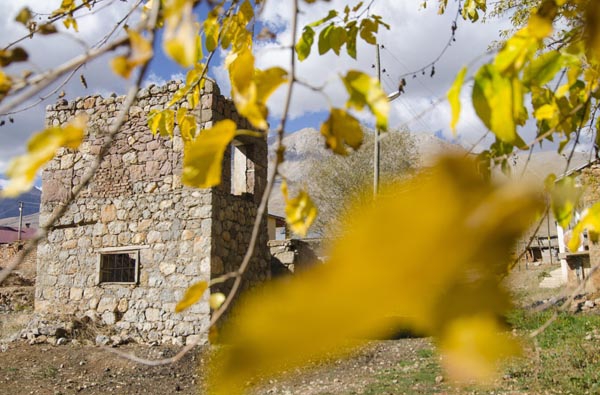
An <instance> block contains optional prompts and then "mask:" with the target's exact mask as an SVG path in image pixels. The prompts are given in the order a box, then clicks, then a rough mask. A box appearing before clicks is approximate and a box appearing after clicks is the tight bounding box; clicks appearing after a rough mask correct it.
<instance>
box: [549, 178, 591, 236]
mask: <svg viewBox="0 0 600 395" xmlns="http://www.w3.org/2000/svg"><path fill="white" fill-rule="evenodd" d="M554 179H555V176H554V174H551V175H550V176H548V178H547V179H546V181H545V184H546V189H547V190H548V192H549V193H550V197H551V207H552V212H553V214H554V218H555V219H556V221H557V222H558V224H559V225H560V226H561V227H563V228H564V229H566V228H567V227H568V226H569V223H570V222H571V219H572V218H573V214H574V212H575V208H576V207H577V205H578V204H579V199H580V198H581V194H582V193H583V191H582V189H581V187H580V186H578V185H577V182H576V180H575V178H574V177H571V176H568V177H563V178H561V179H559V180H558V181H556V182H552V181H553V180H554Z"/></svg>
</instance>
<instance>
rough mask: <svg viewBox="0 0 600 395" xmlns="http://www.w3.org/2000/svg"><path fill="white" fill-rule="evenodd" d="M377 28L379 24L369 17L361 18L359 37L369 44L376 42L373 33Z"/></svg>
mask: <svg viewBox="0 0 600 395" xmlns="http://www.w3.org/2000/svg"><path fill="white" fill-rule="evenodd" d="M378 30H379V25H378V24H377V23H375V22H373V21H372V20H371V19H363V20H362V22H361V23H360V38H362V39H363V40H365V41H366V42H368V43H369V44H371V45H376V44H377V37H376V36H375V34H376V33H377V31H378Z"/></svg>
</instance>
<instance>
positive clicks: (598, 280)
mask: <svg viewBox="0 0 600 395" xmlns="http://www.w3.org/2000/svg"><path fill="white" fill-rule="evenodd" d="M581 183H582V186H583V187H584V194H583V207H585V208H588V207H591V206H593V205H594V204H595V203H597V202H600V164H598V163H596V164H593V165H591V166H589V167H587V168H585V169H583V171H582V173H581ZM588 246H589V267H590V269H589V270H591V269H592V268H594V267H596V266H598V265H600V244H598V243H592V242H591V241H589V240H588ZM586 288H587V289H590V290H599V289H600V271H596V273H595V274H594V275H593V276H592V278H590V279H589V280H588V284H587V287H586Z"/></svg>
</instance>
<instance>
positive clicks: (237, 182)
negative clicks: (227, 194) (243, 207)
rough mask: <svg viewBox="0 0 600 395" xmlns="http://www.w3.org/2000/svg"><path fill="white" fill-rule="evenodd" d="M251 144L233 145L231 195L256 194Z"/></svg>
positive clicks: (235, 143)
mask: <svg viewBox="0 0 600 395" xmlns="http://www.w3.org/2000/svg"><path fill="white" fill-rule="evenodd" d="M252 148H253V146H252V145H251V144H240V143H237V142H234V143H233V144H232V145H231V194H233V195H238V196H239V195H243V194H254V162H253V161H252V159H251V157H252V155H251V153H252Z"/></svg>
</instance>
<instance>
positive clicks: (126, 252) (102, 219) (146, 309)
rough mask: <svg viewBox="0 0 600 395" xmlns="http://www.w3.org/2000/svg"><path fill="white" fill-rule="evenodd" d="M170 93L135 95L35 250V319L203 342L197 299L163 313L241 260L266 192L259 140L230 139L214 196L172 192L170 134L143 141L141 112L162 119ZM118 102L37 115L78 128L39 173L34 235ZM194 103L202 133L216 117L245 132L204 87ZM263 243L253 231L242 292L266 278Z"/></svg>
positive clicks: (84, 163)
mask: <svg viewBox="0 0 600 395" xmlns="http://www.w3.org/2000/svg"><path fill="white" fill-rule="evenodd" d="M181 86H183V85H182V84H181V82H180V81H172V82H169V83H168V84H167V85H165V86H162V87H159V86H150V87H148V88H146V89H142V90H141V91H140V92H139V93H138V95H137V101H136V103H135V104H134V105H133V106H132V107H131V109H130V110H129V115H128V119H127V121H126V123H125V125H124V126H123V128H122V130H121V131H120V132H119V133H118V135H117V138H116V140H115V142H114V143H113V145H112V147H111V148H110V150H109V152H108V154H107V155H106V156H105V158H104V160H103V162H102V164H101V167H100V169H99V171H98V172H97V174H96V176H95V178H94V180H93V182H92V183H91V184H90V185H89V186H88V188H87V189H86V190H85V191H84V193H82V194H81V195H80V196H78V197H77V198H76V199H75V200H74V201H73V202H72V203H71V204H70V205H69V208H68V210H67V213H66V215H65V216H64V217H62V218H61V219H60V221H59V222H58V223H56V224H54V225H53V227H52V228H51V231H50V233H49V236H48V239H47V241H45V242H43V243H41V244H40V245H39V247H38V253H37V257H38V258H37V259H38V261H37V281H36V291H35V311H36V313H38V314H40V315H42V316H43V315H54V314H67V315H71V316H75V317H79V318H81V317H83V316H88V317H90V318H92V319H94V320H97V321H101V322H102V323H103V324H106V325H111V326H113V327H114V328H115V329H116V331H117V333H119V334H120V335H122V336H127V337H129V338H133V339H135V340H137V341H142V342H159V343H175V344H185V343H186V342H189V341H190V340H195V339H197V338H198V337H201V338H203V339H206V337H207V330H208V323H209V319H210V308H209V305H208V298H207V296H206V295H205V297H204V298H203V299H202V301H201V302H200V303H197V304H196V305H194V306H193V307H191V308H190V309H189V310H186V311H185V312H183V313H179V314H178V313H175V305H176V303H177V301H178V300H179V299H181V297H182V296H183V294H184V291H185V290H186V288H188V287H189V286H190V285H191V284H193V283H195V282H197V281H200V280H204V281H208V280H210V279H211V278H213V277H215V276H219V275H221V274H223V273H225V272H228V271H230V270H232V269H235V268H237V267H238V266H239V264H240V262H241V261H242V257H243V255H244V253H245V252H246V248H247V246H248V242H249V239H250V234H251V230H252V224H253V221H254V218H255V215H256V212H257V207H258V203H259V200H260V198H261V196H262V193H263V191H264V188H265V184H266V176H267V144H266V140H265V139H256V138H254V139H246V140H243V141H237V140H236V141H234V142H233V143H232V144H231V146H230V147H229V148H228V149H227V151H226V153H225V159H224V162H223V181H222V183H221V185H219V186H218V187H215V188H211V189H192V188H189V187H186V186H183V185H182V183H181V177H180V175H181V170H182V161H183V158H182V152H183V142H182V139H181V137H180V136H179V134H178V130H177V128H176V132H175V136H174V137H173V138H172V139H171V138H168V137H167V138H164V137H161V136H159V135H157V136H153V135H152V133H151V132H150V130H149V129H148V127H147V114H148V112H149V111H150V110H151V109H159V110H160V109H163V108H164V106H165V105H166V103H167V102H168V101H169V100H170V99H171V97H172V95H173V93H174V92H175V91H176V90H177V89H179V88H180V87H181ZM123 100H124V98H123V97H108V98H102V97H100V96H92V97H86V98H77V99H76V100H74V101H71V102H67V101H64V100H63V101H61V102H58V103H57V104H56V105H53V106H48V108H47V112H46V124H47V126H50V125H55V126H56V125H61V124H64V123H65V122H67V121H68V120H69V119H71V118H72V117H74V116H75V115H77V114H79V113H87V114H88V115H89V117H90V118H89V129H88V135H87V136H86V139H85V141H84V142H83V144H82V145H81V147H80V149H79V150H77V151H72V150H67V149H63V150H61V151H60V152H59V153H58V155H57V156H56V157H55V158H54V159H53V160H52V161H51V162H50V163H49V164H48V165H47V167H46V168H45V170H44V171H43V175H42V190H43V192H42V204H41V213H40V223H41V224H45V222H46V221H47V218H48V216H49V214H50V213H51V212H52V210H53V209H54V208H55V207H56V206H57V205H59V204H61V203H63V202H65V201H67V199H69V197H70V194H71V190H72V188H73V186H75V185H77V184H78V183H79V182H80V180H81V178H82V176H83V175H84V174H85V172H86V170H87V168H88V167H89V166H88V165H89V163H91V162H92V160H93V159H94V157H95V156H96V155H97V154H98V153H99V150H100V145H101V143H102V141H103V139H104V133H105V131H106V130H107V128H108V126H109V125H110V124H111V122H113V121H114V120H115V117H116V116H117V114H118V112H119V110H120V108H121V105H122V103H123ZM201 104H202V105H201V108H198V109H195V110H194V111H193V113H194V114H195V116H196V117H197V120H198V123H199V125H200V126H201V127H202V128H208V127H210V126H211V125H212V124H213V123H214V122H216V121H218V120H221V119H225V118H227V119H232V120H234V121H235V122H236V123H237V124H238V127H239V128H245V129H249V128H250V125H249V124H248V122H247V121H246V120H245V119H242V118H241V117H240V116H239V115H238V114H237V113H236V111H235V107H234V106H233V104H232V102H231V101H230V100H228V99H226V98H224V97H223V96H222V95H221V94H220V92H219V89H218V87H217V86H216V84H214V83H213V82H212V81H209V80H207V81H206V85H205V87H204V90H203V91H202V95H201ZM181 105H182V106H187V103H185V102H184V103H183V104H181ZM174 109H175V110H177V107H175V108H174ZM267 238H268V236H267V229H266V221H265V220H263V224H262V228H261V231H260V234H259V238H258V243H257V248H256V251H255V253H254V256H253V258H252V261H251V264H250V268H249V272H248V274H247V275H246V277H245V286H246V287H247V286H250V285H251V284H253V283H257V282H261V281H264V280H266V279H267V278H268V277H269V257H270V256H269V251H268V248H267ZM228 286H230V284H224V285H223V286H222V288H221V289H217V290H221V291H227V287H228ZM223 287H224V288H223ZM214 291H215V290H213V292H214Z"/></svg>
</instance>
